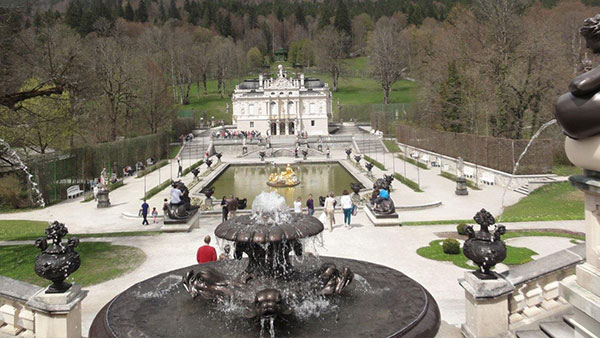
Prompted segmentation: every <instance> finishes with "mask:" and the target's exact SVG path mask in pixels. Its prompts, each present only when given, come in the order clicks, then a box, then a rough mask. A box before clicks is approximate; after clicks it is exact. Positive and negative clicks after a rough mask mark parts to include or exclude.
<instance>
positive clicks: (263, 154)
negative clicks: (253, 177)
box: [258, 151, 265, 162]
mask: <svg viewBox="0 0 600 338" xmlns="http://www.w3.org/2000/svg"><path fill="white" fill-rule="evenodd" d="M258 156H260V160H261V161H263V162H264V161H265V152H264V151H261V152H259V153H258Z"/></svg>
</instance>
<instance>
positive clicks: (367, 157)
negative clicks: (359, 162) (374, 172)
mask: <svg viewBox="0 0 600 338" xmlns="http://www.w3.org/2000/svg"><path fill="white" fill-rule="evenodd" d="M364 158H365V160H366V161H369V162H371V164H372V165H374V166H376V167H377V168H379V169H381V170H386V169H385V166H384V165H383V164H381V162H378V161H376V160H374V159H372V158H371V157H369V156H367V155H365V156H364Z"/></svg>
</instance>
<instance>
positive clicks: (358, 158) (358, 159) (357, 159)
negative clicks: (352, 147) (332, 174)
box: [354, 155, 362, 165]
mask: <svg viewBox="0 0 600 338" xmlns="http://www.w3.org/2000/svg"><path fill="white" fill-rule="evenodd" d="M354 160H355V161H356V164H357V165H360V160H362V156H360V155H355V156H354Z"/></svg>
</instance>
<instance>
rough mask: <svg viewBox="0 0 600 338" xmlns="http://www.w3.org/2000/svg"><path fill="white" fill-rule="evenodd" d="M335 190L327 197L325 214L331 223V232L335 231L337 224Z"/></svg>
mask: <svg viewBox="0 0 600 338" xmlns="http://www.w3.org/2000/svg"><path fill="white" fill-rule="evenodd" d="M333 196H334V195H333V192H329V196H327V198H326V199H325V205H324V207H325V215H326V216H327V223H328V224H329V232H331V231H333V226H334V225H335V215H334V212H335V204H336V202H335V198H333Z"/></svg>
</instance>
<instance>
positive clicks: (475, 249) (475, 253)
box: [463, 209, 506, 279]
mask: <svg viewBox="0 0 600 338" xmlns="http://www.w3.org/2000/svg"><path fill="white" fill-rule="evenodd" d="M473 219H474V220H475V222H477V224H479V225H480V226H481V229H480V230H479V231H478V232H475V231H474V230H473V227H472V226H467V227H465V233H466V234H467V235H468V236H469V239H467V240H466V241H465V244H464V245H463V252H464V254H465V256H466V257H467V258H469V259H471V260H472V261H473V262H474V263H475V264H477V266H479V271H475V272H474V274H475V276H477V277H478V278H479V279H496V278H497V277H496V275H495V274H494V273H492V272H491V270H490V269H491V268H492V267H493V266H494V265H496V264H498V263H500V262H502V261H503V260H504V259H505V258H506V245H505V244H504V242H503V241H502V240H501V239H500V236H501V235H504V234H505V233H506V228H505V227H504V225H500V224H497V225H495V228H496V229H495V230H494V232H493V233H490V231H489V229H488V228H489V227H490V226H492V225H494V224H495V223H496V220H495V219H494V216H492V214H490V213H489V212H488V211H487V210H485V209H481V210H480V211H479V212H478V213H477V214H476V215H475V217H473Z"/></svg>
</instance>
